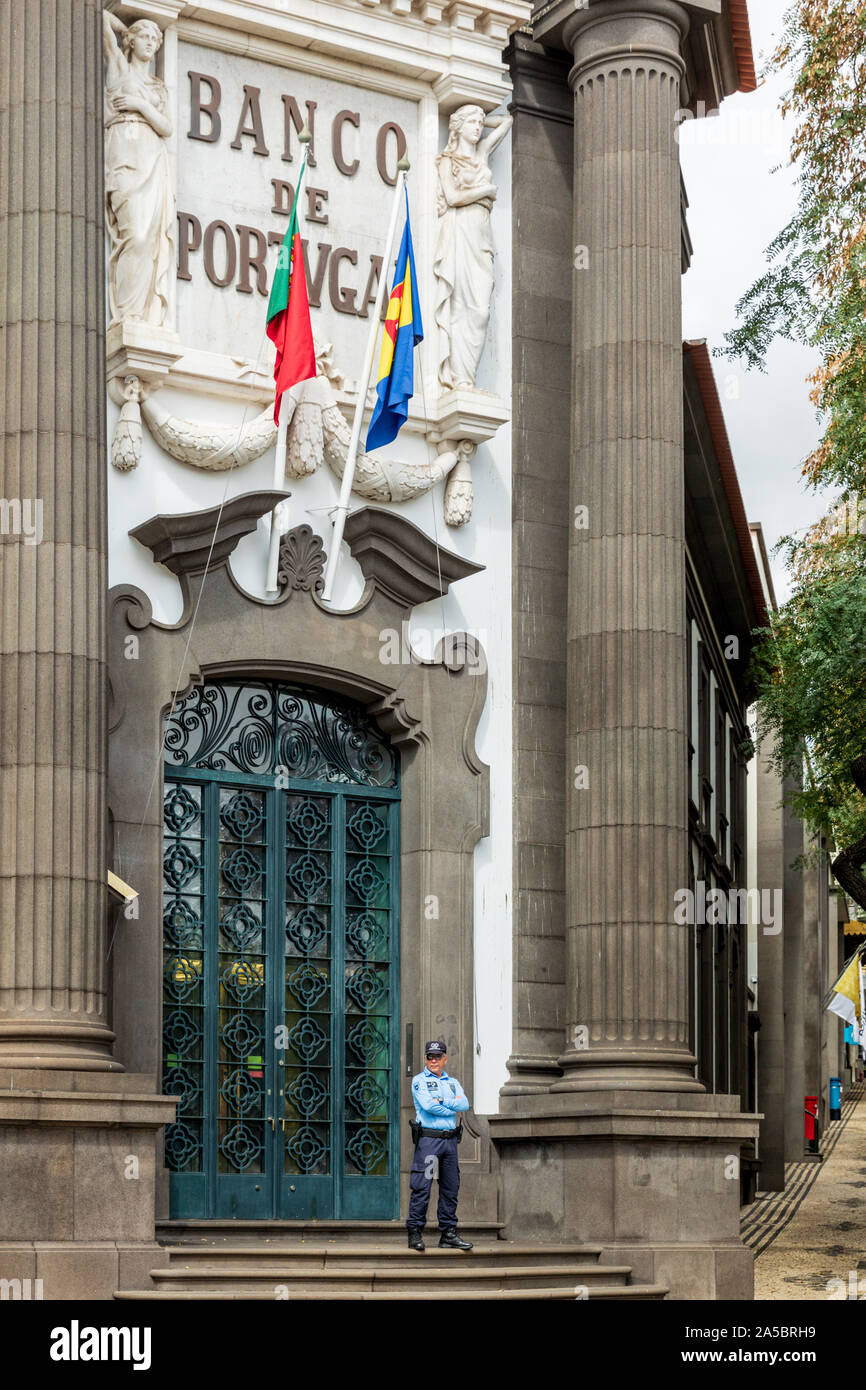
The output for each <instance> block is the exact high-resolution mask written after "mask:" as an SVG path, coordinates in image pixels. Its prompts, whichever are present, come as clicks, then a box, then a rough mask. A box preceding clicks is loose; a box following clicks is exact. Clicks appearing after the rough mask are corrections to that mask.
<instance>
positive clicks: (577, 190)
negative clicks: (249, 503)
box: [551, 0, 703, 1092]
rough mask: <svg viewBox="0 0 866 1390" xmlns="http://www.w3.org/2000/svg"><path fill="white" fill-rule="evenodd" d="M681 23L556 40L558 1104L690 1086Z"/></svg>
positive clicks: (638, 18) (664, 13)
mask: <svg viewBox="0 0 866 1390" xmlns="http://www.w3.org/2000/svg"><path fill="white" fill-rule="evenodd" d="M688 24H689V17H688V14H687V12H686V10H685V9H684V8H683V7H682V6H681V5H679V4H676V3H673V0H640V3H631V2H629V3H623V0H602V2H601V3H598V4H596V3H593V4H592V5H591V6H590V8H589V9H585V8H581V9H579V10H576V11H575V13H574V14H573V15H572V16H571V17H570V18H569V19H568V21H567V22H566V24H565V28H564V32H563V38H564V41H565V44H566V46H567V47H569V48H570V49H571V51H572V53H573V55H574V67H573V68H572V71H571V74H570V79H569V80H570V83H571V86H572V89H573V92H574V125H575V171H574V243H575V259H576V264H577V268H576V269H575V272H574V336H573V342H574V353H573V401H574V423H573V431H572V443H573V449H572V484H571V504H572V513H573V515H574V519H575V523H576V524H575V525H574V526H573V527H572V530H571V544H570V551H569V568H568V677H567V680H568V684H567V721H568V722H567V748H568V765H569V769H570V771H571V776H570V778H569V801H568V811H567V829H566V885H567V887H566V892H567V927H568V985H567V998H568V1003H569V1028H568V1036H567V1039H566V1050H565V1052H564V1054H563V1055H562V1056H561V1057H560V1059H559V1061H560V1065H561V1066H562V1067H563V1069H564V1073H565V1074H564V1076H563V1077H562V1079H561V1080H559V1081H558V1082H556V1083H555V1084H554V1085H553V1086H552V1088H551V1089H552V1091H558V1092H561V1091H570V1090H577V1091H579V1090H586V1089H589V1090H598V1089H611V1088H622V1087H626V1088H631V1089H640V1090H665V1091H686V1090H692V1091H700V1090H702V1089H703V1088H702V1087H701V1085H700V1083H699V1082H698V1081H696V1080H695V1077H694V1072H693V1066H694V1058H693V1057H692V1055H691V1053H690V1051H689V1045H688V931H689V928H688V927H687V926H677V925H675V924H674V921H673V915H674V906H675V898H674V895H675V892H676V890H677V889H678V888H684V887H687V886H688V876H687V860H686V855H687V845H688V825H687V801H686V794H687V789H686V769H687V751H686V737H687V723H686V617H685V535H684V485H683V424H682V330H681V291H680V276H681V233H680V171H679V155H678V146H677V142H676V137H675V131H676V120H675V116H676V112H677V110H678V109H679V107H680V106H681V96H680V82H681V77H682V74H683V70H684V65H683V61H682V59H681V57H680V43H681V40H682V38H683V36H684V35H685V34H686V32H687V30H688ZM582 248H585V252H584V251H583V250H582ZM582 264H583V265H585V267H586V268H581V266H582ZM578 508H586V509H587V511H586V513H585V514H584V513H581V512H580V511H577V510H576V509H578ZM583 769H585V771H583Z"/></svg>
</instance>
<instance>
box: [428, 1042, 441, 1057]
mask: <svg viewBox="0 0 866 1390" xmlns="http://www.w3.org/2000/svg"><path fill="white" fill-rule="evenodd" d="M428 1052H432V1054H433V1056H434V1057H445V1056H446V1055H447V1049H446V1047H445V1044H444V1042H441V1041H439V1042H436V1041H434V1042H428V1043H425V1044H424V1056H425V1057H426V1056H427V1054H428Z"/></svg>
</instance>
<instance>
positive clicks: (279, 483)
mask: <svg viewBox="0 0 866 1390" xmlns="http://www.w3.org/2000/svg"><path fill="white" fill-rule="evenodd" d="M301 273H302V274H303V271H302V272H301ZM283 394H284V395H286V396H287V395H288V394H289V393H288V391H285V392H284V393H283ZM286 406H287V403H286V401H284V400H281V401H280V423H279V424H278V425H277V451H276V454H275V455H274V487H275V488H279V489H280V490H282V489H283V488H284V487H285V486H286V440H287V438H288V433H289V412H288V409H287V408H286ZM284 505H285V504H284V503H283V502H278V503H277V505H276V507H274V510H273V511H272V512H271V540H270V545H269V547H268V577H267V580H266V582H265V589H266V591H267V592H268V593H269V594H275V593H276V592H277V568H278V565H279V558H280V535H281V530H280V521H281V520H282V516H281V513H280V508H281V507H283V506H284Z"/></svg>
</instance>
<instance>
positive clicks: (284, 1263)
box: [164, 1233, 610, 1273]
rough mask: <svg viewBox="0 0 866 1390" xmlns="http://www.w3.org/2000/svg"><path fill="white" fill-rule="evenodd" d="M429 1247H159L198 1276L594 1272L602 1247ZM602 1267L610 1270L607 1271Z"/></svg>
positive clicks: (260, 1243)
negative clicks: (421, 1270)
mask: <svg viewBox="0 0 866 1390" xmlns="http://www.w3.org/2000/svg"><path fill="white" fill-rule="evenodd" d="M428 1240H429V1244H428V1245H427V1249H426V1250H425V1252H424V1254H423V1255H420V1254H418V1253H415V1252H413V1251H411V1250H408V1249H407V1247H406V1243H405V1241H401V1242H400V1244H399V1245H398V1244H396V1242H395V1243H394V1244H392V1245H373V1244H369V1245H367V1244H364V1243H361V1244H352V1245H349V1244H348V1243H346V1244H343V1243H341V1242H339V1241H332V1242H331V1243H329V1244H327V1245H325V1244H322V1242H321V1241H309V1242H300V1241H295V1242H293V1243H289V1242H287V1241H285V1240H281V1241H270V1242H263V1241H258V1242H256V1243H253V1244H249V1245H241V1244H236V1243H234V1242H232V1243H226V1244H225V1245H216V1246H215V1245H210V1244H208V1245H199V1246H194V1245H168V1246H165V1247H164V1250H165V1254H166V1255H167V1256H168V1266H169V1268H171V1269H174V1268H175V1266H177V1267H186V1268H187V1269H189V1270H193V1271H195V1272H198V1270H199V1269H202V1268H206V1269H209V1270H213V1269H217V1268H225V1267H226V1266H230V1267H231V1268H232V1269H237V1270H251V1271H254V1272H258V1271H267V1270H270V1269H272V1268H276V1267H282V1268H288V1267H292V1268H296V1269H325V1270H342V1269H370V1268H371V1267H374V1268H382V1269H385V1268H393V1267H395V1266H399V1267H403V1266H405V1267H407V1268H411V1269H414V1268H416V1267H417V1264H418V1262H419V1261H420V1260H423V1261H424V1262H425V1265H426V1266H427V1267H428V1268H429V1267H430V1266H431V1265H432V1266H435V1267H436V1268H439V1267H442V1266H448V1267H450V1266H451V1265H453V1263H454V1261H455V1260H457V1261H461V1260H467V1259H469V1260H471V1261H472V1265H473V1268H475V1267H479V1266H481V1265H483V1266H484V1267H485V1268H493V1269H505V1268H509V1267H511V1266H514V1265H521V1266H524V1267H528V1266H531V1265H547V1266H550V1267H552V1266H554V1265H562V1266H566V1267H569V1268H571V1267H572V1266H574V1265H575V1264H577V1265H579V1266H580V1267H581V1268H585V1269H589V1270H591V1271H592V1272H593V1273H598V1271H599V1269H600V1268H601V1267H600V1266H599V1264H598V1259H599V1255H600V1253H601V1246H599V1245H553V1244H550V1245H518V1244H516V1243H514V1242H506V1241H480V1242H477V1243H476V1244H475V1246H474V1248H473V1249H472V1250H471V1251H460V1250H440V1249H439V1245H438V1237H437V1236H436V1235H435V1233H434V1235H433V1236H431V1237H428ZM605 1268H610V1266H606V1267H605Z"/></svg>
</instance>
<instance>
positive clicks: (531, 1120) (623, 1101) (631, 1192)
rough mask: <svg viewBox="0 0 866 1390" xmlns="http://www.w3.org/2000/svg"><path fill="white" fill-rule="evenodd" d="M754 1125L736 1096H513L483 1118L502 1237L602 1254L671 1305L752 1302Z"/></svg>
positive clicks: (613, 1093)
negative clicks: (749, 1197)
mask: <svg viewBox="0 0 866 1390" xmlns="http://www.w3.org/2000/svg"><path fill="white" fill-rule="evenodd" d="M563 1102H565V1103H566V1104H565V1105H564V1104H563ZM518 1107H519V1108H518ZM759 1118H760V1117H758V1116H755V1115H746V1114H742V1113H740V1112H739V1109H738V1098H737V1097H736V1096H707V1095H690V1094H671V1095H668V1094H660V1093H657V1092H656V1093H641V1092H634V1091H632V1092H623V1091H606V1092H589V1093H586V1094H584V1095H581V1094H579V1093H576V1094H575V1093H572V1094H569V1095H568V1096H567V1097H566V1096H562V1095H555V1096H553V1095H547V1096H544V1097H538V1096H536V1097H526V1098H525V1099H524V1101H523V1104H522V1105H521V1104H520V1103H519V1101H518V1099H517V1098H516V1097H513V1098H512V1099H511V1104H510V1108H509V1111H508V1113H507V1114H503V1115H499V1116H490V1119H489V1123H490V1133H491V1137H492V1139H493V1141H494V1144H495V1146H496V1148H497V1149H498V1150H499V1155H500V1176H501V1181H502V1202H503V1219H504V1221H505V1223H506V1229H505V1234H506V1236H507V1238H508V1239H510V1240H544V1241H562V1242H574V1243H575V1244H582V1243H587V1244H598V1245H601V1246H602V1247H603V1255H602V1260H603V1261H604V1262H607V1261H608V1260H611V1261H613V1262H614V1263H622V1264H629V1265H631V1266H632V1270H633V1275H632V1277H633V1279H635V1280H637V1281H640V1282H647V1283H660V1284H666V1285H667V1286H668V1288H669V1289H670V1294H669V1297H670V1298H672V1299H697V1300H701V1299H713V1300H716V1299H732V1300H742V1299H751V1298H752V1297H753V1294H754V1281H753V1271H752V1265H753V1260H752V1254H751V1251H750V1250H748V1249H747V1248H746V1247H745V1246H744V1245H743V1244H742V1241H741V1240H740V1234H739V1228H740V1180H739V1159H740V1146H741V1144H742V1143H743V1142H744V1141H745V1140H747V1139H750V1138H752V1137H753V1136H754V1134H755V1133H756V1132H757V1127H758V1119H759Z"/></svg>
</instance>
